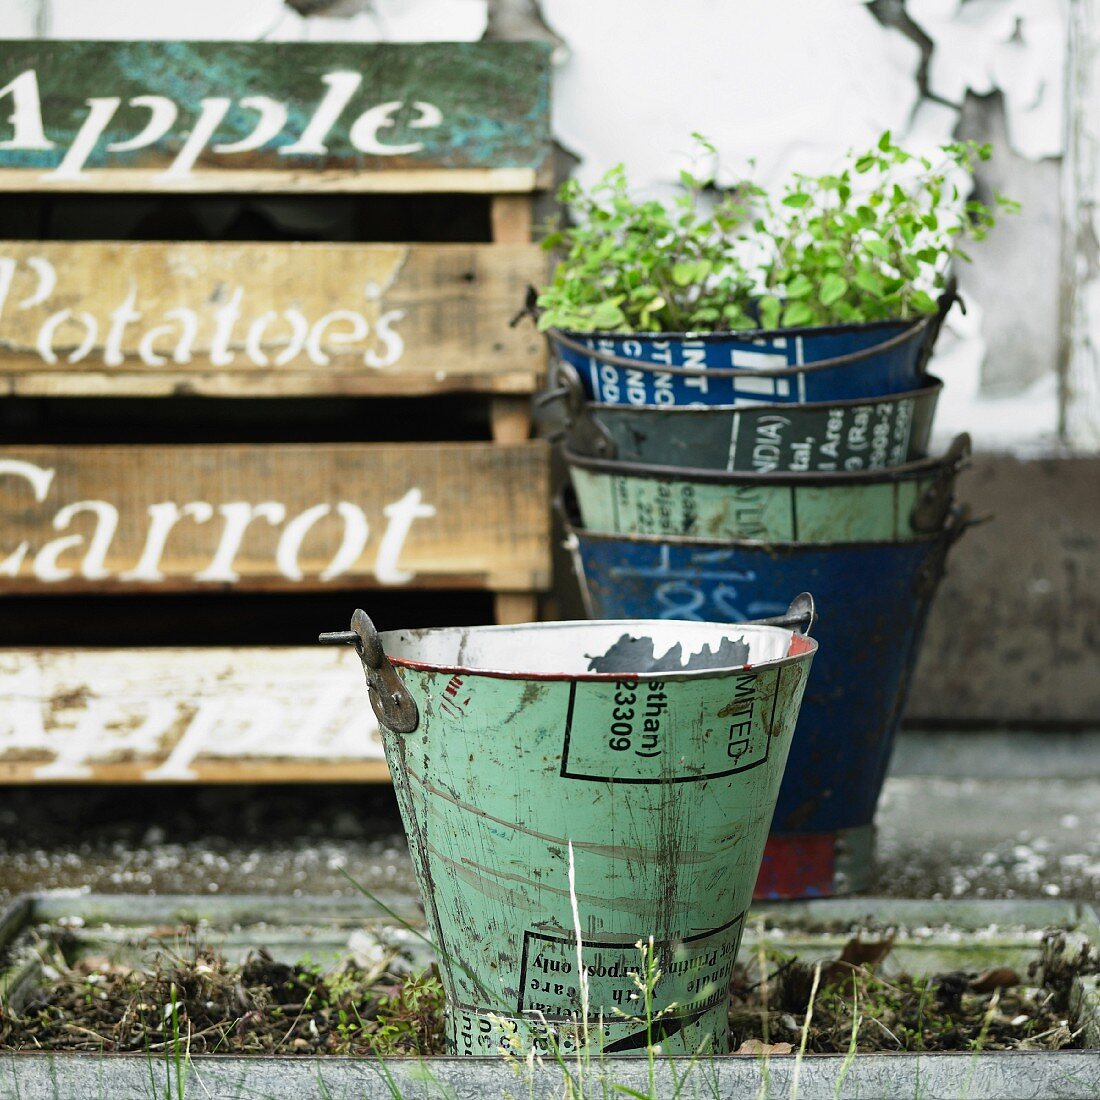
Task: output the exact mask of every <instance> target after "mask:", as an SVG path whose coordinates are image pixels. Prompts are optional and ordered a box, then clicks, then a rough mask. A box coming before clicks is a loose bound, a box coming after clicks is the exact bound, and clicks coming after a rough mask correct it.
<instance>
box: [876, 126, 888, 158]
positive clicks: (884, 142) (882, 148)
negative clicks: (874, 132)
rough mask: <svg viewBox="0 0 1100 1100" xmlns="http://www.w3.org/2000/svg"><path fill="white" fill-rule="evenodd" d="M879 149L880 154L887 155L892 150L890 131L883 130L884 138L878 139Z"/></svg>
mask: <svg viewBox="0 0 1100 1100" xmlns="http://www.w3.org/2000/svg"><path fill="white" fill-rule="evenodd" d="M878 148H879V152H880V153H886V152H888V151H889V149H890V131H889V130H883V132H882V136H881V137H880V138H879V139H878Z"/></svg>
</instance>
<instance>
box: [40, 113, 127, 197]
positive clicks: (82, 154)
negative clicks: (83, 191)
mask: <svg viewBox="0 0 1100 1100" xmlns="http://www.w3.org/2000/svg"><path fill="white" fill-rule="evenodd" d="M86 102H87V104H88V117H87V118H85V119H84V122H83V123H82V124H81V127H80V129H79V130H77V132H76V137H74V138H73V143H72V145H70V146H69V148H68V149H66V150H65V155H64V156H63V157H62V158H61V163H60V164H59V165H58V166H57V167H56V168H55V169H54V170H53V171H52V172H47V173H45V177H46V178H47V179H58V180H79V179H84V178H85V176H86V175H87V173H86V172H85V171H84V165H85V162H86V161H87V160H88V158H89V157H90V156H91V155H92V152H93V151H94V150H95V147H96V146H97V145H98V144H99V139H100V138H101V137H102V136H103V132H104V130H106V129H107V127H108V126H109V125H110V124H111V119H113V118H114V117H115V112H116V111H117V110H118V105H119V103H121V102H122V101H121V100H120V99H119V98H118V96H102V97H98V98H97V97H93V98H92V99H89V100H87V101H86Z"/></svg>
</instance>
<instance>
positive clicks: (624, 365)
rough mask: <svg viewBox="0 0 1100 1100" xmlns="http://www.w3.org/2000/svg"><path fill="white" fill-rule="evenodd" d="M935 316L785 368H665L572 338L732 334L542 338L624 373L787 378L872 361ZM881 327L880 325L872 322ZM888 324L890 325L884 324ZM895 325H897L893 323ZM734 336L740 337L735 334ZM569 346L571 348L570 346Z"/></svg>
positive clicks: (559, 333) (558, 332)
mask: <svg viewBox="0 0 1100 1100" xmlns="http://www.w3.org/2000/svg"><path fill="white" fill-rule="evenodd" d="M937 317H938V315H937V314H934V313H928V314H925V315H924V316H923V317H922V318H920V319H919V320H918V321H914V322H911V323H908V324H907V326H906V327H905V328H903V329H902V330H901V332H899V333H897V334H896V335H894V336H891V337H890V338H889V339H887V340H883V341H882V342H881V343H878V344H872V345H871V346H870V347H869V348H861V349H860V350H859V351H854V352H849V353H848V354H847V355H836V356H833V358H831V359H817V360H815V361H814V362H812V363H792V364H789V365H788V366H785V367H706V366H704V367H674V366H666V365H665V364H663V363H651V362H647V361H646V360H644V359H627V358H626V357H625V356H621V355H612V354H611V353H610V352H605V351H600V350H599V349H598V348H589V347H585V346H584V345H583V344H581V343H580V341H579V340H577V339H575V338H574V336H575V335H579V336H580V338H581V339H583V340H600V339H602V340H613V339H618V340H636V339H638V338H639V337H641V338H647V337H648V338H653V339H661V338H666V339H676V340H680V341H681V342H686V341H688V340H690V341H692V342H695V341H696V340H705V339H706V338H707V337H708V336H709V337H711V338H712V339H722V338H724V339H729V338H730V337H731V336H733V335H735V334H734V333H714V332H711V333H699V335H698V336H693V335H691V334H688V333H663V334H662V333H638V332H627V333H623V332H619V333H610V332H609V333H601V332H583V333H579V334H575V333H574V332H573V330H567V329H556V328H549V329H546V331H545V335H546V337H547V339H548V340H549V341H550V342H551V343H552V344H557V345H561V346H563V347H569V348H570V350H572V351H573V352H574V354H577V355H583V356H585V357H586V358H589V359H595V360H596V361H597V362H598V363H607V364H609V365H610V366H614V367H618V368H620V369H623V370H643V371H647V372H650V373H653V374H683V375H690V376H691V377H698V376H699V375H700V374H706V375H707V376H708V377H711V378H789V377H790V376H791V375H793V374H810V373H813V372H816V371H821V370H830V369H832V368H835V367H847V366H852V365H854V364H857V363H862V362H864V361H865V360H867V359H871V358H872V357H873V356H875V355H880V354H882V353H883V352H886V351H893V350H894V349H895V348H897V347H900V346H901V345H903V344H905V343H908V341H909V340H911V339H912V338H913V337H914V336H917V335H921V334H922V333H923V332H924V330H925V329H927V328H929V327H930V326H931V325H932V323H933V321H935V320H937ZM875 323H876V324H881V323H883V322H875ZM885 323H890V322H885ZM893 323H895V324H896V323H897V322H893ZM821 331H822V329H815V328H808V329H759V330H746V333H745V334H744V335H747V336H751V335H756V336H758V337H759V336H763V335H768V334H772V335H778V334H789V335H793V336H798V335H800V334H805V333H807V332H821ZM736 335H742V334H741V333H737V334H736ZM571 345H572V346H571Z"/></svg>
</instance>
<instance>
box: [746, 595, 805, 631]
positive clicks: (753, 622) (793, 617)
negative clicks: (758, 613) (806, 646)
mask: <svg viewBox="0 0 1100 1100" xmlns="http://www.w3.org/2000/svg"><path fill="white" fill-rule="evenodd" d="M816 622H817V608H816V607H815V606H814V598H813V596H811V595H810V593H809V592H799V594H798V595H797V596H795V598H794V599H793V600H791V606H790V607H788V608H787V612H786V614H784V615H770V616H769V617H768V618H766V619H749V620H748V623H747V624H746V625H748V626H788V627H792V628H795V629H797V630H798V633H799V634H802V635H803V636H805V637H809V634H810V631H811V630H813V628H814V624H815V623H816Z"/></svg>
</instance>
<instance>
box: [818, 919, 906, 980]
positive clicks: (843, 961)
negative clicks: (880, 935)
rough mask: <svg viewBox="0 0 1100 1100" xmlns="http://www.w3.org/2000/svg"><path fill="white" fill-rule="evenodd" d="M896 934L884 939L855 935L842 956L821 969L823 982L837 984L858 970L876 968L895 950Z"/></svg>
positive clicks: (842, 952)
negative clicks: (863, 938) (871, 938)
mask: <svg viewBox="0 0 1100 1100" xmlns="http://www.w3.org/2000/svg"><path fill="white" fill-rule="evenodd" d="M893 947H894V934H893V933H892V932H891V933H890V935H889V936H887V937H886V939H884V940H861V939H860V938H859V935H858V934H857V935H855V936H853V937H852V938H851V939H850V940H849V941H848V942H847V943H846V944H845V945H844V950H843V951H841V953H840V958H839V959H837V960H835V961H834V962H831V963H829V964H828V966H825V967H823V968H822V970H821V984H822V985H824V986H830V985H837V984H838V983H840V982H843V981H845V980H847V979H848V978H850V977H851V976H852V973H853V972H854V971H856V970H860V969H863V968H865V969H867V970H874V969H875V967H876V966H878V965H879V963H881V962H882V961H883V959H885V958H886V956H887V955H889V954H890V952H891V951H892V950H893Z"/></svg>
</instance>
